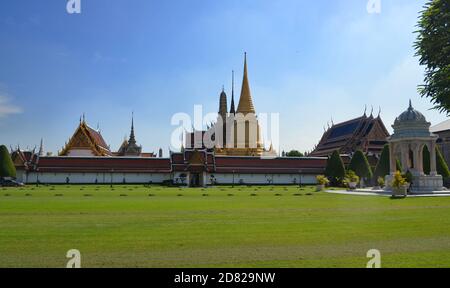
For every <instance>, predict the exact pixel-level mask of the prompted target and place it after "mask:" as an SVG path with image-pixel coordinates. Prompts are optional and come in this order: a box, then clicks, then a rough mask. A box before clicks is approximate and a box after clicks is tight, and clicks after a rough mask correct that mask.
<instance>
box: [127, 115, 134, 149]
mask: <svg viewBox="0 0 450 288" xmlns="http://www.w3.org/2000/svg"><path fill="white" fill-rule="evenodd" d="M128 143H130V144H136V137H135V136H134V112H133V113H132V115H131V133H130V140H129V141H128Z"/></svg>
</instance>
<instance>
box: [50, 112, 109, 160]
mask: <svg viewBox="0 0 450 288" xmlns="http://www.w3.org/2000/svg"><path fill="white" fill-rule="evenodd" d="M58 154H59V156H68V157H83V156H85V157H89V156H97V157H100V156H112V152H111V149H110V147H109V146H108V145H107V144H106V142H105V140H104V139H103V136H102V134H101V133H100V131H99V130H95V129H93V128H91V127H90V126H89V125H88V124H87V123H86V119H85V117H84V115H83V119H80V125H78V128H77V129H76V130H75V133H74V134H73V136H72V137H71V138H70V139H69V142H67V143H66V145H65V146H64V147H63V149H62V150H61V152H59V153H58Z"/></svg>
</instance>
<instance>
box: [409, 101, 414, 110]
mask: <svg viewBox="0 0 450 288" xmlns="http://www.w3.org/2000/svg"><path fill="white" fill-rule="evenodd" d="M409 109H410V110H414V108H413V105H412V100H411V99H409Z"/></svg>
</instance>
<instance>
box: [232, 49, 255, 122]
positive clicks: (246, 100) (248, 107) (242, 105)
mask: <svg viewBox="0 0 450 288" xmlns="http://www.w3.org/2000/svg"><path fill="white" fill-rule="evenodd" d="M237 113H241V114H244V115H246V114H250V113H253V114H256V111H255V106H254V105H253V99H252V94H251V91H250V83H249V81H248V69H247V53H245V60H244V79H243V81H242V90H241V98H240V100H239V106H238V110H237Z"/></svg>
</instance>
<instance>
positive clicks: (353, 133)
mask: <svg viewBox="0 0 450 288" xmlns="http://www.w3.org/2000/svg"><path fill="white" fill-rule="evenodd" d="M387 137H389V132H388V130H387V129H386V126H385V125H384V123H383V121H382V120H381V117H380V116H378V117H373V115H370V116H369V117H367V115H366V114H365V113H364V115H363V116H362V117H359V118H356V119H352V120H350V121H347V122H343V123H339V124H336V125H333V126H332V127H331V128H329V129H328V130H326V131H325V133H324V135H323V136H322V139H321V140H320V142H319V144H318V145H317V147H316V149H315V150H314V151H313V152H312V153H311V156H313V157H326V156H329V155H331V154H332V153H333V152H334V151H336V150H337V151H339V152H340V153H341V154H352V153H354V152H355V151H356V150H359V149H360V150H362V151H363V152H365V153H367V154H372V155H379V154H380V153H381V151H382V150H383V147H384V145H386V144H387Z"/></svg>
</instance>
